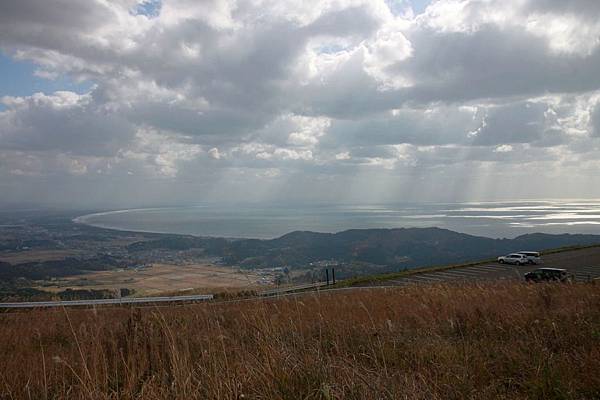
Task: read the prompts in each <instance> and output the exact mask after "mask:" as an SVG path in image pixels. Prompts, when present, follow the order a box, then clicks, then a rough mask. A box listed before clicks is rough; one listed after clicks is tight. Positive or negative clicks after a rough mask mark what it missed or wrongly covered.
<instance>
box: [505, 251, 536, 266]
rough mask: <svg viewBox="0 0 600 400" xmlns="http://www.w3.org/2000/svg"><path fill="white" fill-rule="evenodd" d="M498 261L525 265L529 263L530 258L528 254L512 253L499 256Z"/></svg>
mask: <svg viewBox="0 0 600 400" xmlns="http://www.w3.org/2000/svg"><path fill="white" fill-rule="evenodd" d="M498 262H499V263H500V264H504V263H506V264H516V265H525V264H529V260H528V259H527V256H526V255H524V254H520V253H511V254H509V255H507V256H501V257H498Z"/></svg>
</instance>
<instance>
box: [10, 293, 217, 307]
mask: <svg viewBox="0 0 600 400" xmlns="http://www.w3.org/2000/svg"><path fill="white" fill-rule="evenodd" d="M213 298H214V296H213V295H212V294H199V295H189V296H162V297H130V298H128V297H125V298H120V299H97V300H65V301H27V302H18V303H0V308H42V307H69V306H95V305H106V304H113V305H115V304H116V305H118V304H143V303H175V302H182V301H206V300H212V299H213Z"/></svg>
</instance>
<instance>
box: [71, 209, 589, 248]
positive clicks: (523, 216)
mask: <svg viewBox="0 0 600 400" xmlns="http://www.w3.org/2000/svg"><path fill="white" fill-rule="evenodd" d="M75 222H78V223H84V224H88V225H92V226H97V227H102V228H110V229H118V230H127V231H139V232H157V233H175V234H189V235H196V236H212V237H227V238H257V239H271V238H276V237H279V236H282V235H284V234H286V233H289V232H292V231H313V232H329V233H333V232H340V231H344V230H347V229H366V228H408V227H439V228H445V229H450V230H453V231H457V232H463V233H468V234H471V235H477V236H486V237H492V238H514V237H517V236H519V235H523V234H527V233H534V232H543V233H554V234H558V233H572V234H574V233H587V234H600V199H594V200H573V199H571V200H564V199H563V200H519V201H506V202H497V201H494V202H461V203H397V204H362V205H361V204H352V205H340V204H337V205H331V204H329V205H308V206H307V205H302V206H292V205H272V204H271V205H257V204H252V205H239V204H238V205H215V204H201V205H195V206H186V207H158V208H140V209H127V210H114V211H104V212H98V213H94V214H88V215H83V216H80V217H77V218H75Z"/></svg>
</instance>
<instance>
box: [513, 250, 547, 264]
mask: <svg viewBox="0 0 600 400" xmlns="http://www.w3.org/2000/svg"><path fill="white" fill-rule="evenodd" d="M517 254H523V255H524V256H525V257H527V260H529V264H540V263H541V262H542V258H541V257H540V253H539V252H537V251H519V252H517Z"/></svg>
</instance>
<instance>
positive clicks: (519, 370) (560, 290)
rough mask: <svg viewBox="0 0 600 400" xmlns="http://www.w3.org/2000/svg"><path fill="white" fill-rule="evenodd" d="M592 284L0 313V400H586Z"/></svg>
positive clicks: (598, 374)
mask: <svg viewBox="0 0 600 400" xmlns="http://www.w3.org/2000/svg"><path fill="white" fill-rule="evenodd" d="M599 289H600V286H598V285H561V284H556V285H525V284H517V283H503V284H499V283H496V284H485V285H475V284H472V285H464V286H459V285H436V286H418V287H408V288H398V289H372V290H360V291H342V292H329V293H320V294H306V295H302V296H294V297H286V298H281V299H269V300H257V301H244V302H237V303H221V304H219V303H213V304H198V305H189V306H185V307H182V306H179V307H176V306H169V307H163V308H143V309H140V308H119V307H114V308H100V309H96V310H89V309H75V310H74V309H69V310H40V311H30V312H21V313H5V314H2V315H0V355H1V358H0V360H1V361H0V397H1V398H15V399H21V398H32V399H45V398H48V399H49V398H53V399H54V398H56V399H66V398H69V399H78V398H90V399H117V398H122V399H134V398H135V399H164V398H170V399H194V398H198V399H240V398H251V399H333V398H340V399H342V398H343V399H381V398H386V399H468V398H472V399H525V398H533V399H594V398H600V290H599Z"/></svg>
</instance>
